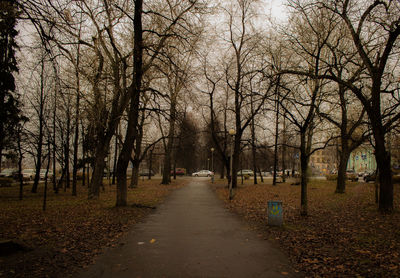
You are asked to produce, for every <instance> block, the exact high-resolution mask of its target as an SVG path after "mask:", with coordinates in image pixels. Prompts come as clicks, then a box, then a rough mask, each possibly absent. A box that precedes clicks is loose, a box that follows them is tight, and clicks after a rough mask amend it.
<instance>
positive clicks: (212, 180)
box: [211, 148, 215, 183]
mask: <svg viewBox="0 0 400 278" xmlns="http://www.w3.org/2000/svg"><path fill="white" fill-rule="evenodd" d="M214 150H215V149H214V148H211V172H212V175H211V183H214Z"/></svg>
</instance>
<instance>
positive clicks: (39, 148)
mask: <svg viewBox="0 0 400 278" xmlns="http://www.w3.org/2000/svg"><path fill="white" fill-rule="evenodd" d="M39 101H40V103H39V138H38V145H37V155H36V171H35V179H34V181H33V186H32V190H31V192H32V193H36V192H37V188H38V185H39V178H40V168H41V167H42V147H43V121H44V119H43V109H44V60H42V68H41V76H40V99H39Z"/></svg>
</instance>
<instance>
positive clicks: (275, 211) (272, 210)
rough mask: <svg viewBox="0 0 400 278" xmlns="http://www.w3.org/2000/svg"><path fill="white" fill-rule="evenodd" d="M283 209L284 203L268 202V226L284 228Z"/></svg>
mask: <svg viewBox="0 0 400 278" xmlns="http://www.w3.org/2000/svg"><path fill="white" fill-rule="evenodd" d="M282 224H283V208H282V201H268V225H270V226H282Z"/></svg>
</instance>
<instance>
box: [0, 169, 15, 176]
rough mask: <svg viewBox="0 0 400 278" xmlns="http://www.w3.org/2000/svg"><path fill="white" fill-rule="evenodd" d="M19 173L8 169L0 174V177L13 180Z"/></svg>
mask: <svg viewBox="0 0 400 278" xmlns="http://www.w3.org/2000/svg"><path fill="white" fill-rule="evenodd" d="M17 173H18V170H17V169H14V168H6V169H4V170H3V171H1V172H0V177H2V178H12V177H14V175H16V174H17Z"/></svg>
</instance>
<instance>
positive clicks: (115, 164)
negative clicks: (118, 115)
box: [111, 129, 118, 184]
mask: <svg viewBox="0 0 400 278" xmlns="http://www.w3.org/2000/svg"><path fill="white" fill-rule="evenodd" d="M117 156H118V129H117V132H116V134H115V148H114V162H113V176H112V182H111V184H115V170H116V169H117Z"/></svg>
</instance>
